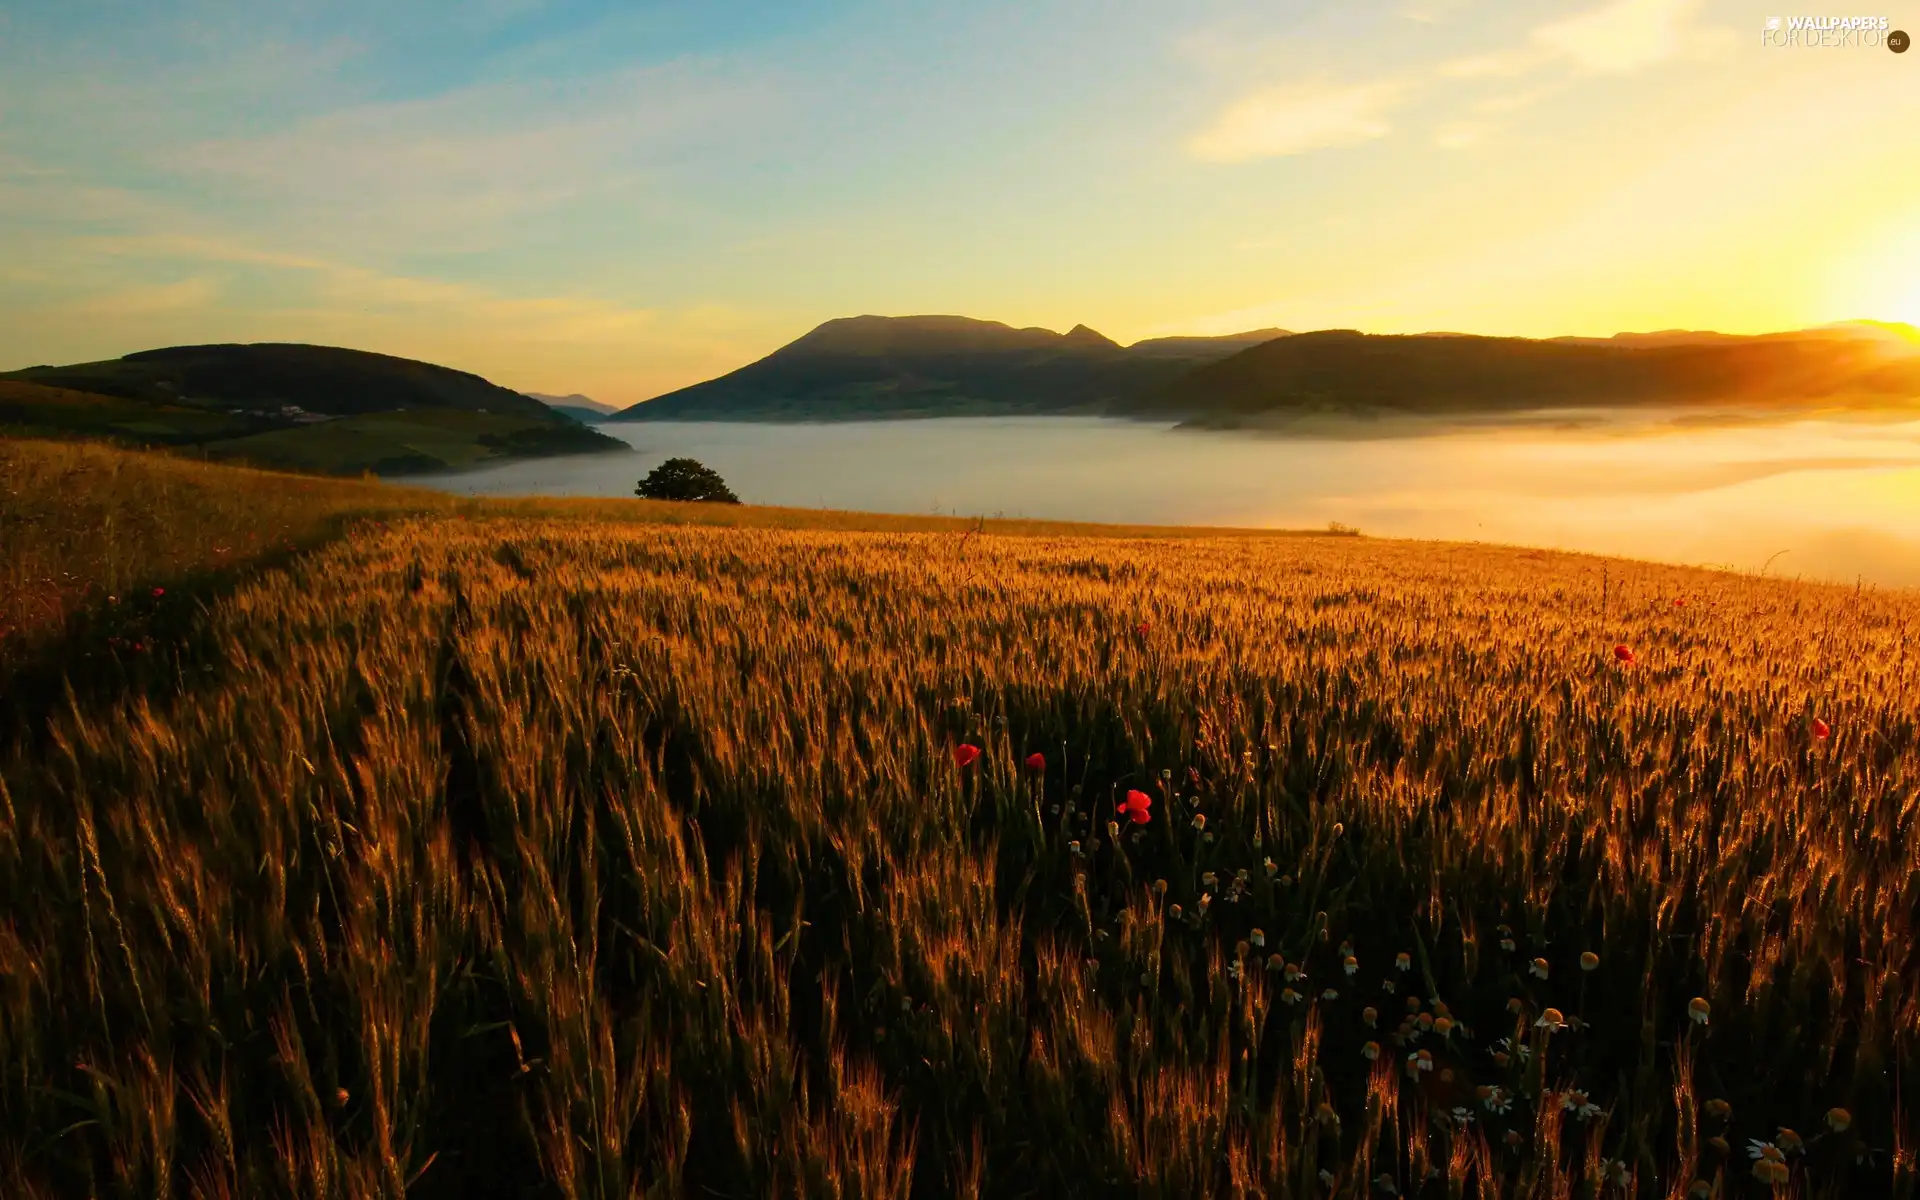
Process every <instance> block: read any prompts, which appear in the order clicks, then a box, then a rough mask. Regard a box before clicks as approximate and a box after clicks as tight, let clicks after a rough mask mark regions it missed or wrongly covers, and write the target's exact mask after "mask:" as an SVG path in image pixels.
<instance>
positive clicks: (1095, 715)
mask: <svg viewBox="0 0 1920 1200" xmlns="http://www.w3.org/2000/svg"><path fill="white" fill-rule="evenodd" d="M465 515H466V514H461V515H453V516H432V515H428V516H417V517H405V518H396V519H394V520H391V521H388V522H386V527H385V528H382V527H381V526H380V525H379V524H376V523H372V522H359V523H356V524H353V525H351V526H348V527H347V528H346V529H345V531H344V533H343V535H342V536H341V537H340V538H339V539H338V540H336V541H334V542H332V543H329V544H327V545H325V546H323V547H320V548H317V549H314V550H313V551H311V552H309V553H307V554H304V555H300V556H296V557H292V558H288V559H285V560H283V561H278V562H273V563H269V564H267V565H264V566H262V567H261V568H260V569H259V570H258V572H257V573H256V574H255V575H254V576H252V577H251V578H249V579H248V580H247V581H246V582H244V583H243V584H242V585H240V586H238V587H237V588H235V589H234V590H232V591H231V592H230V593H229V594H224V595H219V596H216V597H213V598H210V599H209V600H208V602H207V610H206V611H205V612H204V614H202V615H201V616H199V617H198V618H196V623H195V624H194V625H193V627H192V629H191V636H190V637H183V638H182V639H180V640H178V641H169V642H162V643H160V644H159V645H157V647H156V648H155V650H154V651H153V652H152V653H151V654H150V655H148V656H147V657H145V658H143V659H141V660H139V661H130V662H128V663H127V664H126V665H125V666H124V672H125V674H124V678H122V679H121V681H120V686H119V688H118V689H116V690H114V691H112V692H101V693H99V694H94V695H89V696H86V697H81V698H78V699H77V700H76V702H75V703H73V704H70V705H67V706H64V707H63V708H60V709H58V710H56V711H54V712H52V713H51V714H50V715H48V716H47V717H46V719H45V724H44V727H43V728H42V729H41V730H40V731H39V733H40V735H39V736H38V737H36V738H31V739H20V740H17V741H16V742H15V744H13V746H12V747H11V748H10V749H8V750H7V751H6V756H5V759H4V764H3V765H0V897H4V900H3V905H0V1072H3V1074H0V1122H3V1124H0V1130H3V1131H4V1132H3V1134H0V1190H4V1191H5V1192H6V1194H10V1195H20V1196H66V1195H99V1196H119V1195H126V1196H156V1195H160V1196H189V1195H195V1196H199V1195H204V1196H264V1195H292V1196H315V1197H318V1196H355V1197H358V1196H392V1195H400V1194H410V1195H416V1196H469V1195H529V1196H593V1197H603V1196H680V1195H692V1196H701V1195H723V1196H839V1197H856V1196H859V1197H866V1196H901V1197H907V1196H914V1197H920V1196H955V1195H959V1196H1017V1195H1140V1196H1167V1197H1174V1196H1180V1197H1190V1196H1221V1197H1225V1196H1256V1195H1273V1196H1295V1197H1302V1198H1304V1197H1319V1196H1339V1197H1356V1198H1357V1197H1360V1196H1367V1195H1384V1194H1387V1193H1388V1191H1389V1190H1391V1191H1393V1192H1396V1193H1398V1194H1401V1195H1415V1194H1418V1195H1425V1196H1434V1197H1439V1196H1447V1197H1455V1196H1461V1197H1465V1196H1474V1197H1502V1198H1515V1200H1518V1198H1522V1197H1550V1196H1569V1197H1570V1196H1600V1195H1607V1196H1615V1195H1638V1196H1659V1197H1669V1196H1671V1197H1684V1196H1692V1195H1722V1196H1742V1195H1765V1194H1770V1192H1771V1191H1773V1190H1775V1188H1776V1185H1775V1184H1773V1183H1770V1182H1767V1181H1766V1180H1763V1179H1762V1178H1761V1177H1760V1176H1759V1175H1756V1173H1755V1164H1756V1161H1757V1160H1754V1159H1751V1158H1749V1157H1748V1142H1749V1140H1757V1141H1760V1142H1764V1143H1766V1144H1767V1145H1768V1146H1771V1147H1773V1148H1774V1149H1775V1150H1776V1151H1778V1152H1779V1153H1780V1155H1781V1156H1782V1161H1783V1164H1784V1168H1783V1170H1784V1179H1785V1182H1784V1183H1782V1184H1780V1185H1778V1186H1779V1187H1780V1188H1784V1189H1787V1190H1788V1191H1793V1192H1796V1193H1797V1194H1800V1195H1805V1196H1834V1197H1839V1196H1877V1195H1899V1196H1904V1197H1911V1196H1913V1195H1914V1165H1913V1150H1912V1147H1913V1145H1914V1144H1915V1143H1914V1132H1915V1131H1914V1128H1913V1107H1914V1106H1913V1085H1912V1083H1911V1082H1910V1081H1911V1080H1912V1079H1913V1078H1914V1077H1915V1071H1916V1068H1920V1054H1917V1053H1916V1049H1917V1047H1920V1040H1917V1038H1920V999H1916V997H1920V955H1917V954H1916V951H1915V947H1914V935H1915V928H1914V926H1915V920H1916V913H1917V912H1920V837H1916V829H1915V818H1916V809H1917V808H1920V803H1917V802H1916V798H1915V790H1914V780H1915V778H1916V775H1920V686H1917V684H1920V663H1916V661H1915V659H1914V658H1913V655H1912V646H1913V645H1914V644H1915V637H1916V634H1920V600H1916V599H1915V598H1914V597H1912V596H1908V595H1901V594H1874V593H1864V592H1856V591H1854V590H1850V589H1832V588H1822V587H1814V586H1808V585H1795V584H1787V583H1780V582H1773V581H1762V580H1755V579H1749V578H1741V577H1735V576H1728V575H1718V574H1710V573H1705V572H1693V571H1684V570H1679V569H1670V568H1660V567H1652V566H1639V565H1630V564H1620V563H1611V564H1603V563H1602V562H1600V561H1598V560H1585V559H1579V558H1573V557H1569V556H1552V555H1538V554H1523V553H1518V552H1509V551H1500V550H1494V549H1483V548H1474V549H1467V548H1453V549H1439V548H1433V547H1422V546H1416V545H1406V544H1395V543H1379V542H1371V541H1355V540H1351V539H1345V540H1329V539H1320V540H1314V539H1292V540H1272V539H1269V540H1254V539H1240V538H1219V539H1194V540H1159V541H1150V540H1144V539H1107V540H1100V541H1095V540H1090V539H1082V538H1074V537H1027V538H1015V537H1004V536H996V535H992V534H986V533H944V534H941V533H853V532H838V531H823V530H811V531H808V530H782V529H766V528H714V527H702V526H691V525H689V526H668V525H659V524H641V523H631V524H620V523H614V522H607V521H594V520H579V519H570V520H562V519H552V518H544V519H543V518H533V517H508V516H502V517H494V518H489V519H480V520H474V519H463V517H464V516H465ZM1603 570H1604V571H1605V572H1606V579H1605V584H1604V587H1605V590H1606V595H1607V600H1606V605H1605V611H1604V613H1603V612H1602V608H1601V602H1600V597H1601V594H1602V588H1603V583H1602V571H1603ZM1675 600H1684V601H1685V602H1686V603H1685V606H1684V607H1678V606H1676V605H1675V603H1674V602H1675ZM1617 643H1622V644H1626V645H1629V646H1630V647H1631V648H1632V649H1633V651H1634V656H1635V658H1636V660H1637V661H1636V662H1635V663H1634V664H1633V665H1631V666H1627V665H1623V664H1621V663H1620V662H1619V661H1618V660H1616V658H1615V657H1614V655H1613V653H1612V650H1613V647H1614V645H1615V644H1617ZM1815 718H1818V719H1819V720H1821V721H1823V722H1825V723H1827V727H1828V728H1829V729H1830V734H1829V736H1827V737H1824V738H1823V737H1819V736H1817V735H1816V732H1815V728H1814V725H1813V721H1814V719H1815ZM962 744H967V745H974V746H978V747H980V748H981V750H982V754H981V756H980V758H979V760H978V761H977V762H974V763H972V764H971V765H969V766H965V767H961V766H957V765H956V759H955V756H954V749H955V747H956V746H958V745H962ZM1034 753H1039V754H1041V755H1043V756H1044V765H1043V768H1042V769H1039V770H1035V769H1031V768H1029V767H1028V766H1027V765H1026V762H1025V760H1026V758H1027V756H1029V755H1031V754H1034ZM1128 790H1139V791H1143V792H1145V793H1147V794H1148V795H1149V796H1150V797H1151V819H1150V820H1148V821H1147V822H1146V823H1144V824H1135V823H1133V822H1132V821H1131V820H1128V819H1127V818H1124V817H1121V816H1119V815H1118V814H1117V810H1116V802H1117V801H1119V800H1120V799H1121V798H1122V797H1123V796H1124V794H1125V793H1126V792H1127V791H1128ZM1123 822H1124V823H1123ZM1589 953H1590V954H1592V955H1594V956H1595V958H1594V959H1588V960H1584V961H1583V955H1585V954H1589ZM1401 956H1404V958H1402V957H1401ZM1536 959H1537V960H1539V963H1538V965H1537V966H1536V964H1535V960H1536ZM1349 960H1351V961H1349ZM1588 966H1590V967H1591V968H1592V969H1583V967H1588ZM1695 998H1698V999H1699V1000H1700V1001H1701V1002H1702V1004H1703V1006H1704V1010H1705V1018H1706V1019H1705V1023H1702V1022H1700V1021H1699V1020H1696V1019H1695V1017H1694V1016H1693V1015H1691V1014H1692V1011H1693V1010H1692V1006H1691V1002H1692V1001H1693V1000H1694V999H1695ZM1549 1010H1551V1012H1550V1011H1549ZM1839 1109H1844V1110H1846V1116H1845V1117H1844V1118H1843V1117H1842V1116H1841V1115H1840V1114H1839V1113H1838V1112H1836V1111H1834V1110H1839ZM1788 1131H1794V1132H1788ZM1761 1161H1771V1160H1770V1159H1768V1160H1761Z"/></svg>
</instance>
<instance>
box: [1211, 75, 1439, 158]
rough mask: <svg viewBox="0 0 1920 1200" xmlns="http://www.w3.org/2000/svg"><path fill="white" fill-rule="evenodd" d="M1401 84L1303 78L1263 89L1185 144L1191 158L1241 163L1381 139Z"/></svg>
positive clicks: (1398, 98)
mask: <svg viewBox="0 0 1920 1200" xmlns="http://www.w3.org/2000/svg"><path fill="white" fill-rule="evenodd" d="M1406 92H1407V87H1406V85H1404V84H1402V83H1399V82H1393V81H1387V82H1380V83H1367V84H1338V83H1331V82H1325V81H1321V82H1308V83H1298V84H1290V85H1284V86H1281V87H1272V88H1265V89H1262V90H1260V91H1257V92H1254V93H1252V94H1250V95H1248V96H1244V97H1242V98H1241V99H1240V100H1238V101H1236V102H1234V103H1233V104H1230V105H1228V106H1227V107H1226V108H1225V109H1224V110H1222V111H1221V113H1220V114H1219V115H1218V116H1217V117H1215V118H1214V120H1213V123H1212V124H1211V125H1209V126H1208V127H1207V128H1206V129H1204V130H1202V131H1201V132H1200V133H1199V134H1198V135H1197V136H1195V137H1194V138H1193V139H1192V141H1190V142H1189V143H1188V146H1187V148H1188V150H1189V151H1190V152H1191V153H1192V154H1193V156H1194V157H1195V158H1199V159H1202V160H1205V161H1208V162H1246V161H1249V160H1251V159H1256V158H1272V157H1276V156H1279V155H1286V154H1304V153H1306V152H1307V151H1309V150H1322V149H1326V148H1329V147H1333V146H1351V145H1356V144H1358V143H1360V142H1367V141H1372V140H1373V139H1374V138H1380V137H1385V136H1386V135H1387V133H1388V132H1389V131H1390V130H1391V128H1392V127H1391V126H1390V125H1389V124H1388V123H1387V114H1388V113H1390V112H1391V111H1392V110H1393V108H1394V107H1395V106H1396V105H1398V104H1399V103H1400V102H1401V101H1402V100H1403V99H1404V98H1405V96H1406Z"/></svg>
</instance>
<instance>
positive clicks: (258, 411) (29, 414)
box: [0, 344, 628, 474]
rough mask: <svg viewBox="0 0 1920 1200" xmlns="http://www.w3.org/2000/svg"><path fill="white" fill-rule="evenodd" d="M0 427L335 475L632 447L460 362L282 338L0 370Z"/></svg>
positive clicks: (429, 469)
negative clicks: (458, 366) (456, 365)
mask: <svg viewBox="0 0 1920 1200" xmlns="http://www.w3.org/2000/svg"><path fill="white" fill-rule="evenodd" d="M0 429H6V430H10V431H12V432H16V433H28V434H42V435H45V434H53V435H61V436H73V435H80V436H91V437H102V438H110V439H113V440H115V441H120V442H129V443H138V444H144V445H160V446H179V447H190V448H192V449H194V450H196V451H198V452H202V453H205V454H207V455H208V456H210V457H219V458H230V459H236V460H240V461H245V462H251V463H257V464H259V465H262V466H276V467H294V468H299V469H303V470H314V471H327V472H338V473H358V472H360V471H366V470H372V471H378V472H381V473H388V474H393V473H409V474H411V473H425V472H432V471H439V470H446V469H449V468H458V467H468V466H474V465H477V464H479V463H483V462H487V461H490V460H493V459H500V458H525V457H538V456H545V455H555V454H580V453H597V452H612V451H625V450H627V449H628V447H627V445H626V443H624V442H621V441H619V440H618V439H616V438H610V437H608V436H606V435H605V434H602V433H598V432H595V431H594V430H591V429H588V428H586V427H585V426H584V425H583V424H582V423H581V422H579V421H577V420H575V419H573V418H571V417H569V416H567V415H565V414H563V413H559V412H556V411H554V410H553V409H551V408H549V407H548V406H547V405H545V404H542V403H541V402H540V401H538V400H535V399H532V398H531V397H528V396H523V395H521V394H520V393H519V392H515V391H512V390H509V389H507V388H503V387H499V386H497V385H495V384H492V383H489V382H488V381H487V380H485V379H482V378H481V377H480V376H478V375H473V374H469V373H468V372H465V371H456V370H452V369H450V368H447V367H440V366H435V365H433V364H432V363H423V362H415V361H413V360H411V359H405V358H394V357H392V356H390V355H385V354H369V353H366V352H364V351H360V350H345V349H339V348H336V347H331V346H306V345H283V344H257V345H216V346H176V347H170V348H167V349H162V350H148V351H142V352H141V353H138V354H129V355H127V356H126V357H125V358H118V359H113V360H110V361H106V362H96V363H81V364H78V365H75V366H67V367H30V368H28V369H27V370H24V371H16V372H12V373H11V374H9V375H5V376H0Z"/></svg>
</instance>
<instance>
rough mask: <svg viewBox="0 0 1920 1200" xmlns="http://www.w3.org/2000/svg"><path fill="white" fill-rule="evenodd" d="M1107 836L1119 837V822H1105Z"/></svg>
mask: <svg viewBox="0 0 1920 1200" xmlns="http://www.w3.org/2000/svg"><path fill="white" fill-rule="evenodd" d="M1107 836H1108V837H1110V838H1117V837H1119V836H1120V822H1118V821H1108V822H1107Z"/></svg>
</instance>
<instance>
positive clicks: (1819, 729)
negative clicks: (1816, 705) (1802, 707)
mask: <svg viewBox="0 0 1920 1200" xmlns="http://www.w3.org/2000/svg"><path fill="white" fill-rule="evenodd" d="M1832 733H1833V726H1831V725H1829V724H1827V723H1826V722H1825V721H1822V720H1821V719H1820V718H1819V717H1815V718H1814V719H1813V736H1814V737H1817V738H1819V739H1821V740H1822V741H1825V740H1826V739H1827V737H1828V736H1829V735H1831V734H1832Z"/></svg>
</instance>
